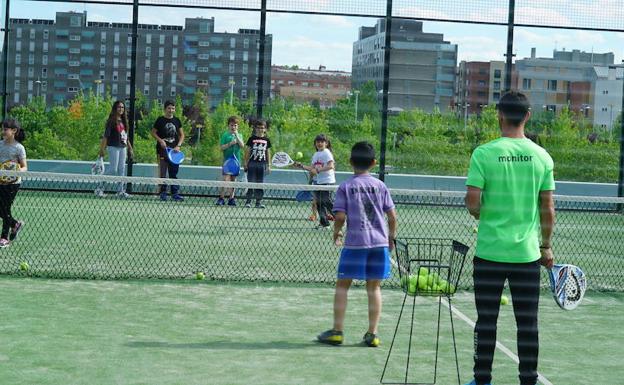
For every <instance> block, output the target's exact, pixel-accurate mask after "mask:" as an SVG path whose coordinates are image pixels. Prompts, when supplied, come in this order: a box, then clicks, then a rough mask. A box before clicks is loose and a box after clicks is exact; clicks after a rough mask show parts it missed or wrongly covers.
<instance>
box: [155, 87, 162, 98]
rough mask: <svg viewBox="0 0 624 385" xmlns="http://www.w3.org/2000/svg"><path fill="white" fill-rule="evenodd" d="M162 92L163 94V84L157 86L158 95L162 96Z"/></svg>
mask: <svg viewBox="0 0 624 385" xmlns="http://www.w3.org/2000/svg"><path fill="white" fill-rule="evenodd" d="M162 94H163V88H162V86H158V88H156V95H158V96H162Z"/></svg>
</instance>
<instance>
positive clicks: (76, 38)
mask: <svg viewBox="0 0 624 385" xmlns="http://www.w3.org/2000/svg"><path fill="white" fill-rule="evenodd" d="M69 40H70V41H80V35H69Z"/></svg>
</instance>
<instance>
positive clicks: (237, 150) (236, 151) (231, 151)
mask: <svg viewBox="0 0 624 385" xmlns="http://www.w3.org/2000/svg"><path fill="white" fill-rule="evenodd" d="M236 136H238V138H239V139H240V140H241V142H242V141H243V139H242V137H241V134H240V133H236V134H232V133H231V132H230V131H226V132H224V133H223V135H221V141H220V143H219V145H221V146H223V145H224V144H228V143H230V142H232V141H233V140H234V138H235V137H236ZM232 155H236V159H238V161H239V162H241V163H242V161H243V157H242V155H241V147H240V146H239V145H238V144H235V145H234V146H231V147H228V148H226V149H225V150H223V159H224V160H225V159H227V158H229V157H231V156H232Z"/></svg>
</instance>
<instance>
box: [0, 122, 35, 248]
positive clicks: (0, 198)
mask: <svg viewBox="0 0 624 385" xmlns="http://www.w3.org/2000/svg"><path fill="white" fill-rule="evenodd" d="M24 136H25V135H24V131H23V130H22V128H21V127H20V125H19V123H18V122H17V121H16V120H15V119H6V120H5V121H4V122H2V141H0V164H2V165H3V167H2V168H3V169H9V170H11V169H19V170H20V171H26V170H27V169H28V167H27V164H26V149H25V148H24V146H23V145H22V144H21V142H23V141H24ZM7 164H8V166H7ZM21 182H22V181H21V179H20V178H16V179H14V180H11V179H7V181H4V180H3V183H0V217H2V234H0V248H4V247H7V246H9V244H10V243H11V242H13V241H15V239H16V238H17V235H18V234H19V232H20V231H21V230H22V228H23V226H24V222H22V221H18V220H16V219H15V218H13V216H12V215H11V206H13V201H14V200H15V196H16V195H17V192H18V191H19V188H20V184H21Z"/></svg>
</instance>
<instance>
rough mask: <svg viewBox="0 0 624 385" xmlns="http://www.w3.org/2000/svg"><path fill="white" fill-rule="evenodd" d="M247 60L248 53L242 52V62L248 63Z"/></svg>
mask: <svg viewBox="0 0 624 385" xmlns="http://www.w3.org/2000/svg"><path fill="white" fill-rule="evenodd" d="M248 60H249V52H247V51H243V61H248Z"/></svg>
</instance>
